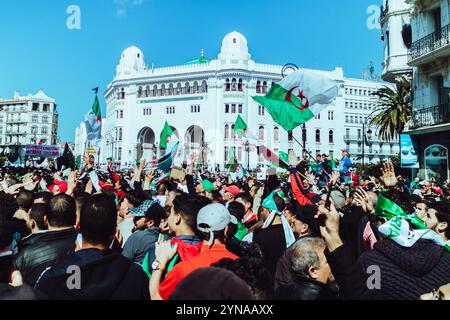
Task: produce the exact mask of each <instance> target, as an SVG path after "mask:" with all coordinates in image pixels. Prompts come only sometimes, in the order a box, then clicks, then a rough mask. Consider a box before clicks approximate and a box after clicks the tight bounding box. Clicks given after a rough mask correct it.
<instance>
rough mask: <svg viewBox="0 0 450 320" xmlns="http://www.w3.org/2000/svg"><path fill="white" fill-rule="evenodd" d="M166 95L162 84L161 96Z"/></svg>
mask: <svg viewBox="0 0 450 320" xmlns="http://www.w3.org/2000/svg"><path fill="white" fill-rule="evenodd" d="M165 95H166V86H165V85H164V84H163V85H162V86H161V96H165Z"/></svg>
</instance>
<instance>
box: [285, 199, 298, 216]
mask: <svg viewBox="0 0 450 320" xmlns="http://www.w3.org/2000/svg"><path fill="white" fill-rule="evenodd" d="M297 206H298V205H297V202H295V201H291V202H289V203H288V204H286V210H287V211H289V212H292V213H293V214H295V210H297Z"/></svg>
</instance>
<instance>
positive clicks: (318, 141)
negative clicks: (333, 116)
mask: <svg viewBox="0 0 450 320" xmlns="http://www.w3.org/2000/svg"><path fill="white" fill-rule="evenodd" d="M316 143H320V130H319V129H317V130H316Z"/></svg>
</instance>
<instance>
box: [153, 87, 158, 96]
mask: <svg viewBox="0 0 450 320" xmlns="http://www.w3.org/2000/svg"><path fill="white" fill-rule="evenodd" d="M157 96H158V86H157V85H156V84H155V85H154V86H153V93H152V97H157Z"/></svg>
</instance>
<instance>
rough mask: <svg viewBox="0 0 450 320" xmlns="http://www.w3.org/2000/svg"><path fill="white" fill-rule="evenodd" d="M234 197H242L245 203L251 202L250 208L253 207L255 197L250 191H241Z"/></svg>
mask: <svg viewBox="0 0 450 320" xmlns="http://www.w3.org/2000/svg"><path fill="white" fill-rule="evenodd" d="M234 199H235V200H237V199H242V200H243V201H244V202H245V203H250V208H252V207H253V198H252V196H251V195H250V193H248V192H242V193H239V194H238V195H237V196H236V197H235V198H234Z"/></svg>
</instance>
